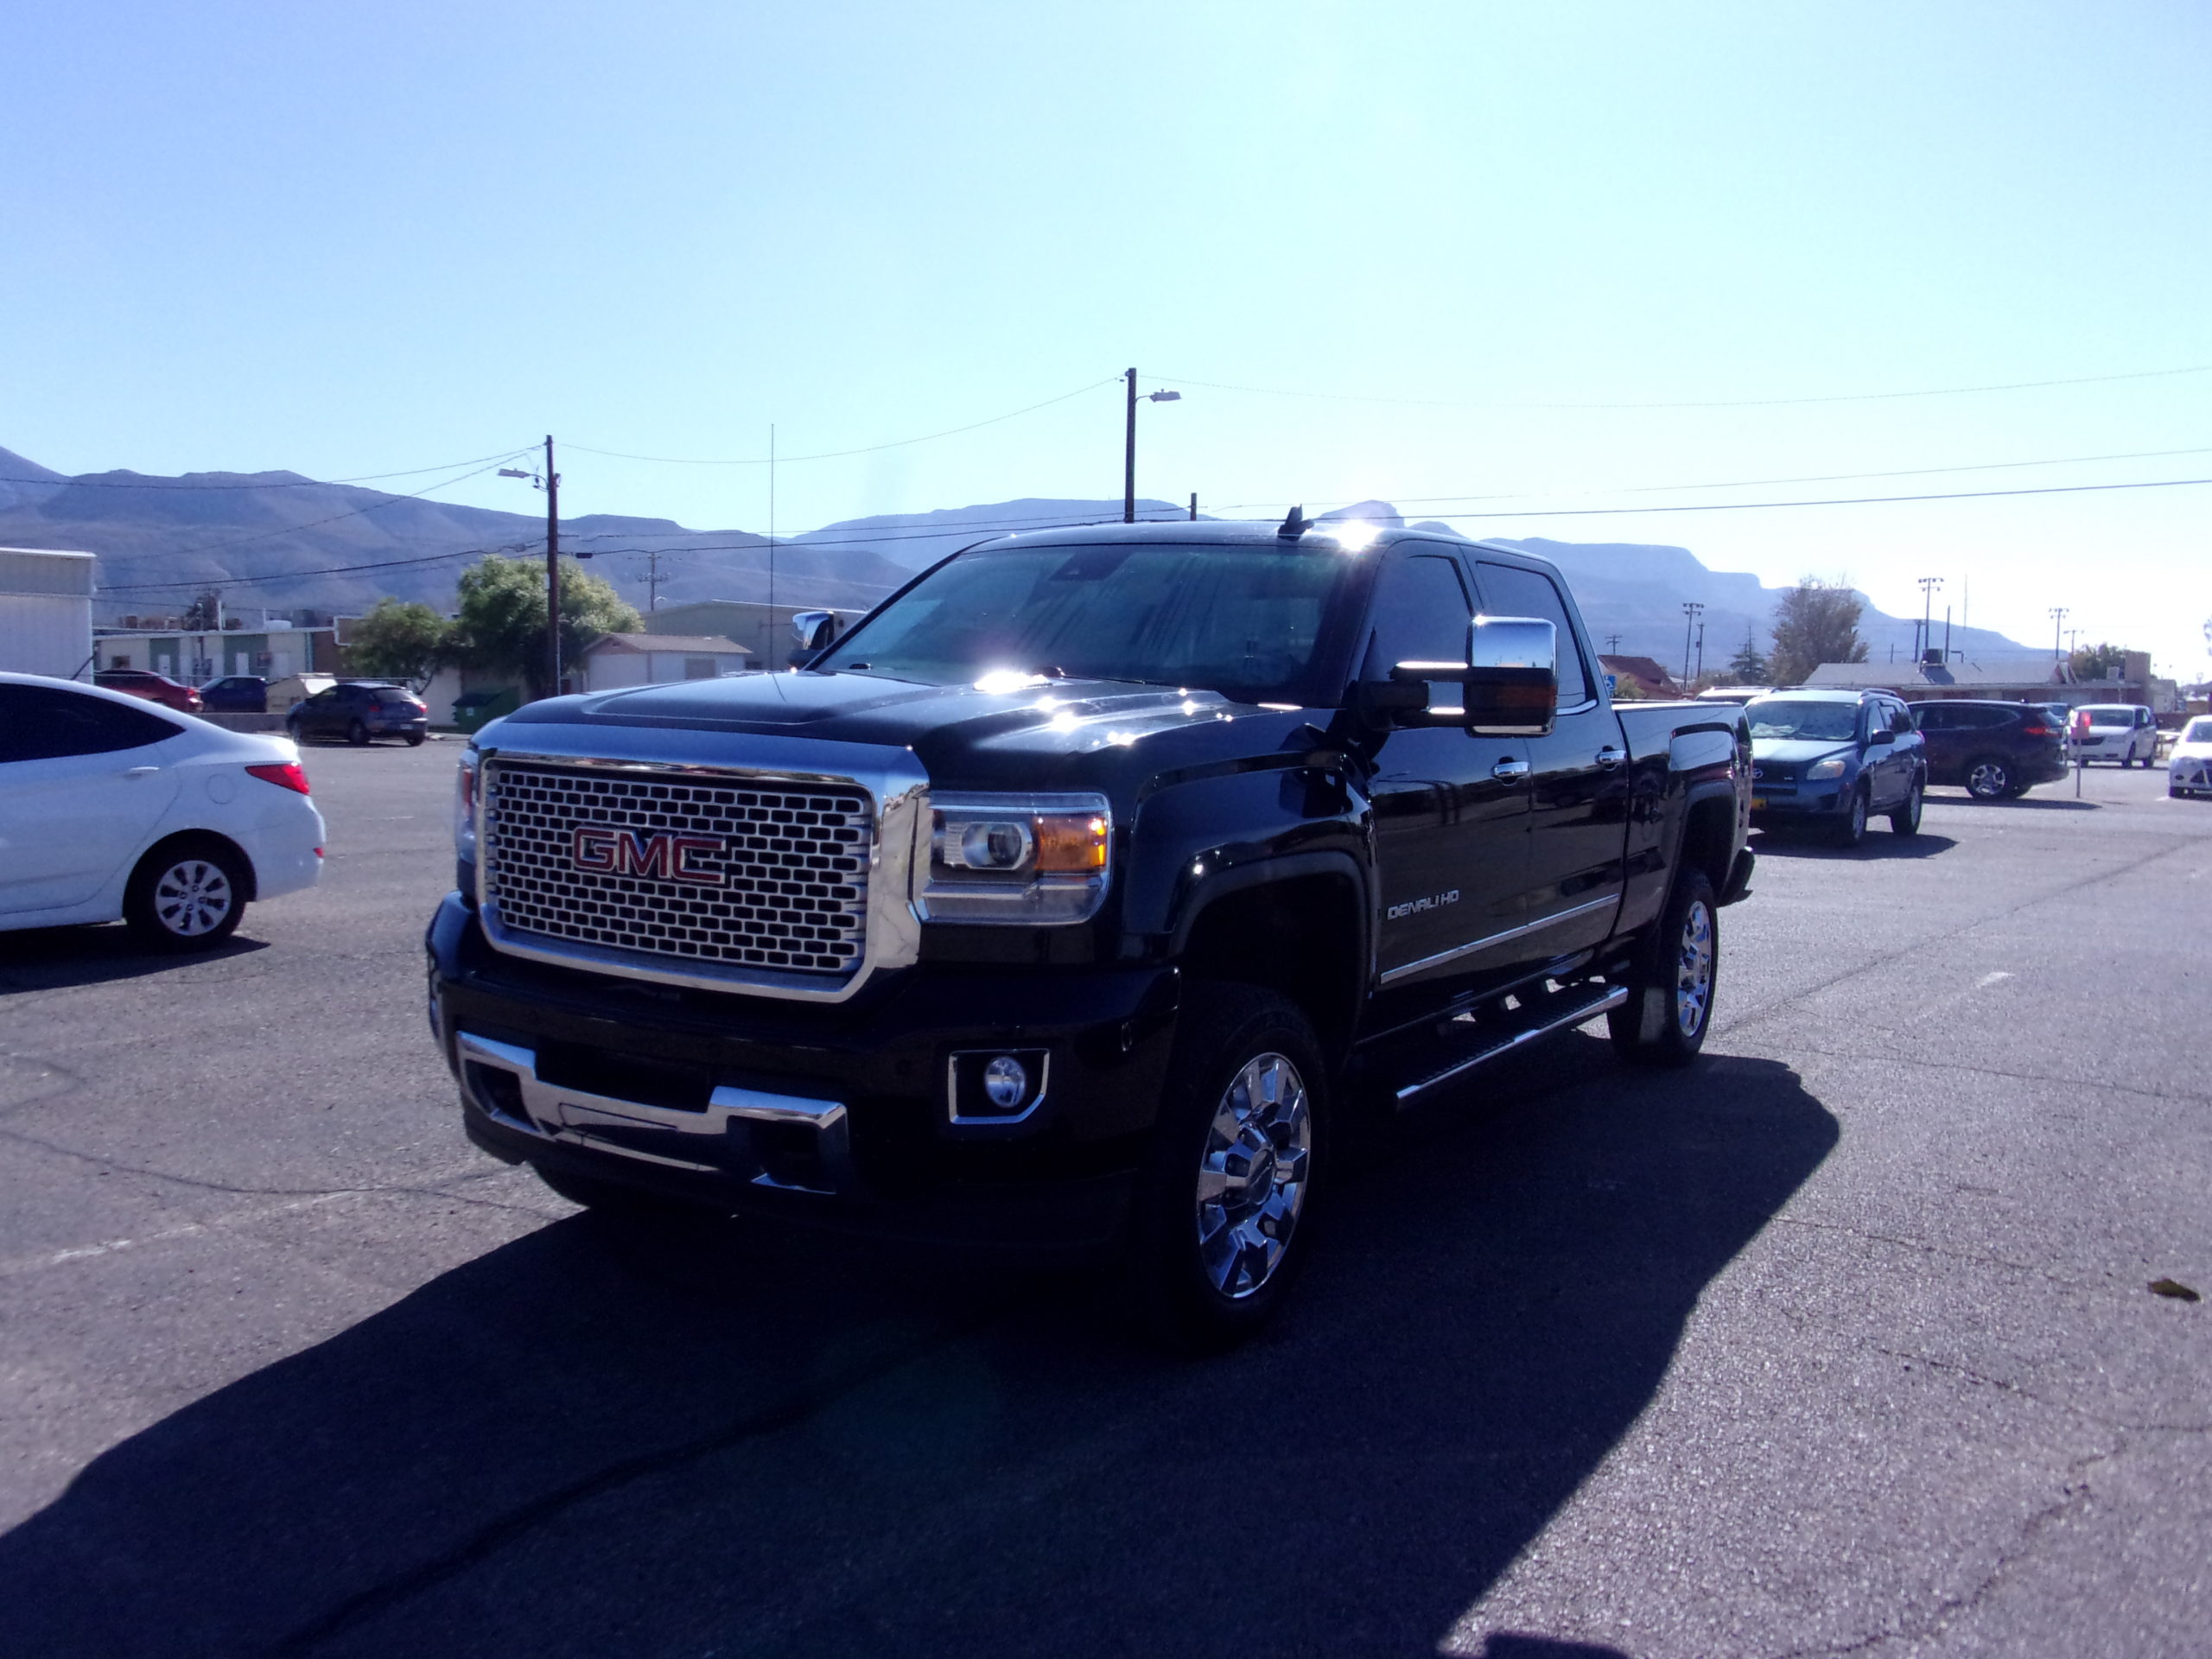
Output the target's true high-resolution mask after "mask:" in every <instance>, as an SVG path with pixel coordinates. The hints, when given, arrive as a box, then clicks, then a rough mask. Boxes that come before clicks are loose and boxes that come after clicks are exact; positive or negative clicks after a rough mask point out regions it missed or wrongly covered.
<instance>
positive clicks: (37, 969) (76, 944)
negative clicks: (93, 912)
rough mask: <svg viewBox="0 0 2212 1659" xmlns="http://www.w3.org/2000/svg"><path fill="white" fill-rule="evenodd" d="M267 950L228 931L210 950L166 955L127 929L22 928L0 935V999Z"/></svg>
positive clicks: (168, 970)
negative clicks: (222, 939) (225, 937)
mask: <svg viewBox="0 0 2212 1659" xmlns="http://www.w3.org/2000/svg"><path fill="white" fill-rule="evenodd" d="M247 919H248V921H249V922H250V921H251V917H249V918H247ZM268 948H269V947H268V946H267V945H266V944H264V943H263V942H262V941H260V940H259V939H255V938H245V937H242V936H241V935H239V934H236V933H233V934H232V936H231V937H230V938H227V939H226V940H224V941H223V943H222V944H219V945H217V946H216V947H215V948H214V949H213V950H187V951H178V952H174V953H172V952H169V951H165V950H148V949H147V948H146V947H145V946H144V945H143V944H139V943H138V940H137V936H136V935H134V934H133V933H132V932H131V931H130V929H129V928H127V927H122V926H111V927H39V928H25V929H24V930H23V931H21V932H16V933H0V996H4V995H7V994H8V993H9V992H10V991H54V990H60V989H63V988H67V987H70V986H76V985H99V984H105V983H107V982H110V981H113V980H121V979H139V978H143V977H144V976H146V975H148V974H167V973H175V972H176V971H177V970H178V969H183V968H198V967H204V966H205V965H206V964H207V963H212V962H226V961H228V960H230V959H231V958H232V957H247V956H251V955H252V954H253V953H254V952H255V951H257V950H267V949H268Z"/></svg>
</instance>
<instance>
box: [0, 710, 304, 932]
mask: <svg viewBox="0 0 2212 1659" xmlns="http://www.w3.org/2000/svg"><path fill="white" fill-rule="evenodd" d="M322 849H323V824H322V814H321V813H320V812H318V811H316V810H315V803H314V802H313V801H311V800H309V799H308V779H307V774H306V772H302V770H301V769H300V753H299V749H298V747H296V745H295V744H293V743H292V742H291V741H290V740H289V739H287V738H279V737H262V736H258V735H256V734H252V733H249V732H232V731H226V730H225V729H224V728H221V727H220V726H217V725H213V724H211V723H210V722H208V721H204V720H198V719H195V718H194V716H192V715H182V714H176V713H174V712H172V711H171V710H169V709H162V708H158V707H156V705H154V704H152V703H150V702H146V701H145V700H144V699H143V698H140V697H132V696H124V694H122V693H121V692H117V691H105V690H100V689H99V687H97V686H90V685H84V684H81V683H78V682H76V681H73V680H55V679H48V678H47V677H44V676H42V675H35V674H0V930H7V929H14V928H25V927H62V926H67V925H71V924H74V923H79V922H111V921H114V920H115V919H116V918H118V917H120V918H122V919H123V920H124V921H125V922H128V923H129V924H130V928H131V931H133V932H135V933H137V935H138V936H139V937H140V938H142V939H143V940H145V941H146V942H147V943H148V944H152V945H155V946H157V947H159V948H162V949H165V950H204V949H206V948H207V947H208V946H210V945H214V944H220V943H221V942H222V941H223V940H225V939H226V938H229V937H230V936H231V934H232V931H233V930H235V929H236V928H237V926H238V918H240V917H241V916H243V915H244V914H245V907H246V906H247V904H248V903H250V902H251V901H252V900H254V899H273V898H275V897H277V895H278V894H279V893H295V892H297V891H298V890H299V889H301V888H302V887H313V886H314V885H315V882H316V880H318V879H319V878H320V877H321V874H322Z"/></svg>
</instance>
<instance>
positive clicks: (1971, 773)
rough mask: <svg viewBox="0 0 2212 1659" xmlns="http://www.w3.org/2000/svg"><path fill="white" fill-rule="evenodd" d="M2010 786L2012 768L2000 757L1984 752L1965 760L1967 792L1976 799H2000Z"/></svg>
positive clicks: (2008, 790) (2010, 788)
mask: <svg viewBox="0 0 2212 1659" xmlns="http://www.w3.org/2000/svg"><path fill="white" fill-rule="evenodd" d="M2011 791H2012V767H2011V766H2008V765H2006V764H2005V760H2003V758H2002V757H2000V756H1998V755H1994V754H1985V755H1983V756H1981V757H1980V759H1979V760H1969V761H1967V794H1969V795H1971V796H1973V797H1974V799H1976V800H1977V801H2001V800H2003V799H2004V798H2005V796H2006V795H2007V794H2008V793H2010V792H2011Z"/></svg>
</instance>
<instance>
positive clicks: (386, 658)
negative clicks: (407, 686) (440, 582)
mask: <svg viewBox="0 0 2212 1659" xmlns="http://www.w3.org/2000/svg"><path fill="white" fill-rule="evenodd" d="M450 632H452V625H451V624H450V623H448V621H447V620H445V618H443V617H442V616H440V615H439V614H438V613H436V612H435V611H434V610H432V609H431V608H430V607H429V606H427V605H413V604H403V603H401V602H400V601H398V600H396V599H393V598H391V596H390V595H388V594H387V595H386V596H385V598H383V599H380V600H378V601H377V602H376V603H375V604H374V605H373V606H372V607H370V609H369V613H368V614H367V615H366V616H365V617H363V618H362V619H361V620H359V622H358V623H356V624H355V625H354V626H353V640H352V642H351V644H350V645H348V646H347V654H348V656H349V657H350V658H352V665H353V670H354V671H355V672H356V673H360V674H372V675H374V676H376V677H378V678H379V679H394V680H413V681H415V682H416V683H427V682H428V681H429V677H430V676H431V675H432V674H433V673H434V672H435V671H436V670H437V666H438V664H439V662H440V661H441V660H442V658H443V656H444V652H445V649H446V641H447V637H448V634H449V633H450Z"/></svg>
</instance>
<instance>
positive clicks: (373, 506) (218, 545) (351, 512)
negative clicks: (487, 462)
mask: <svg viewBox="0 0 2212 1659" xmlns="http://www.w3.org/2000/svg"><path fill="white" fill-rule="evenodd" d="M524 453H527V452H525V451H523V450H517V451H515V452H514V454H524ZM514 454H509V455H497V456H494V457H493V465H494V466H496V465H497V464H498V463H499V461H512V459H514ZM491 470H492V467H488V466H486V467H475V468H473V469H472V470H470V471H468V472H466V473H462V474H460V475H459V476H458V477H454V478H446V479H441V480H438V481H437V482H436V483H435V484H426V485H424V486H423V487H422V488H421V489H419V490H410V491H408V492H407V493H404V494H403V495H386V496H384V497H382V499H378V500H375V501H372V502H369V503H368V504H367V505H365V506H359V507H352V508H348V509H347V510H346V512H334V513H332V514H330V515H329V516H328V517H327V518H310V519H308V520H307V521H306V522H305V523H303V524H285V525H283V526H281V527H279V528H277V529H276V530H263V531H255V532H254V533H253V534H252V535H251V536H239V537H233V538H232V539H231V540H230V541H227V542H208V543H203V544H202V545H200V546H199V547H181V548H177V549H175V550H172V551H170V552H167V553H146V554H141V555H139V556H137V558H135V559H120V560H118V561H117V563H121V564H144V563H149V561H151V560H156V559H160V560H169V559H188V558H192V557H194V556H197V555H199V554H201V553H219V552H221V551H223V550H225V549H226V548H232V547H243V546H245V543H248V542H265V541H267V540H269V539H270V537H275V536H295V535H297V534H298V533H299V532H300V531H303V530H314V529H315V528H317V527H318V526H320V525H322V524H336V523H337V522H338V521H339V520H340V519H341V518H359V517H360V516H361V515H362V514H363V513H365V512H376V511H377V510H378V508H379V507H389V506H395V505H397V504H398V503H400V502H402V501H419V500H421V499H423V497H424V496H426V495H429V494H432V493H435V492H436V491H439V490H442V489H445V488H446V487H448V486H450V485H454V484H461V483H465V482H467V480H470V479H472V478H479V477H481V476H482V475H483V474H486V473H488V472H490V471H491ZM105 562H106V561H105V557H103V559H102V563H105Z"/></svg>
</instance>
